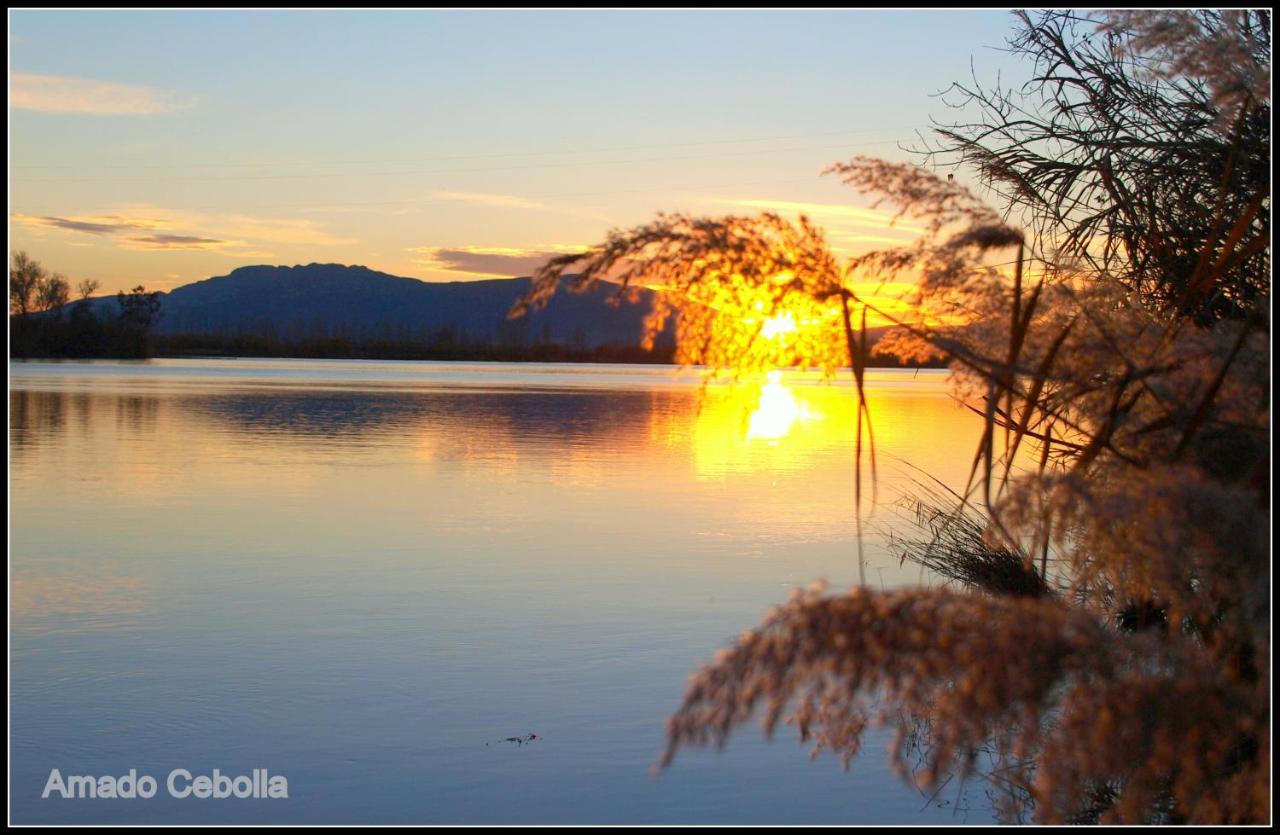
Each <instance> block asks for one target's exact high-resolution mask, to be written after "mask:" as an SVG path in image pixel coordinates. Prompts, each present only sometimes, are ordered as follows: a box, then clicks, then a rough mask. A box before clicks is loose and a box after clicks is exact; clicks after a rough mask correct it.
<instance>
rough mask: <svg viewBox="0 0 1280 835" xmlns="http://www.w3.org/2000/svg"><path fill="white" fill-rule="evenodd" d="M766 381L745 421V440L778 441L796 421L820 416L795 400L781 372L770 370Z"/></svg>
mask: <svg viewBox="0 0 1280 835" xmlns="http://www.w3.org/2000/svg"><path fill="white" fill-rule="evenodd" d="M768 380H769V382H768V383H766V384H765V385H764V386H763V387H762V388H761V389H760V400H759V403H758V405H757V406H756V408H755V411H753V412H752V413H751V417H750V419H749V420H748V422H747V441H748V442H750V441H753V440H762V441H768V442H769V443H770V444H777V443H778V440H779V439H781V438H784V437H786V436H787V434H788V433H790V432H791V428H792V427H793V426H794V425H795V423H796V422H797V421H806V420H815V419H817V418H819V417H821V415H819V414H817V413H816V412H814V411H812V410H811V409H810V408H809V407H808V406H807V405H806V404H804V403H801V402H799V401H797V400H796V396H795V394H794V393H793V392H792V391H791V389H790V388H788V387H787V385H786V384H785V383H783V382H782V372H781V371H770V372H769V375H768Z"/></svg>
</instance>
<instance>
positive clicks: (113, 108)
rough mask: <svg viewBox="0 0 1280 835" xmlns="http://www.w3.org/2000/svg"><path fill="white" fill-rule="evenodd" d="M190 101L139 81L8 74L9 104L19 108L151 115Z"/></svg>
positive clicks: (180, 106) (183, 105) (177, 107)
mask: <svg viewBox="0 0 1280 835" xmlns="http://www.w3.org/2000/svg"><path fill="white" fill-rule="evenodd" d="M191 103H192V102H191V99H190V97H187V96H182V95H179V94H177V93H174V92H171V91H168V90H161V89H158V88H155V87H144V86H141V85H138V84H119V83H117V82H114V81H96V80H93V79H89V78H71V77H69V76H63V75H37V74H35V73H12V74H10V76H9V107H10V108H14V109H17V110H36V111H40V112H42V113H90V114H96V115H99V116H149V115H153V114H156V113H168V112H170V111H173V110H181V109H183V108H186V107H190V106H191Z"/></svg>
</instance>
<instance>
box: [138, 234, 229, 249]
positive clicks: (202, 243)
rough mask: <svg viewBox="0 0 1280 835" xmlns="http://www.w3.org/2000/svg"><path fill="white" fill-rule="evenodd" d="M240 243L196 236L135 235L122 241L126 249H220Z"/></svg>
mask: <svg viewBox="0 0 1280 835" xmlns="http://www.w3.org/2000/svg"><path fill="white" fill-rule="evenodd" d="M234 243H238V241H222V240H218V239H217V238H201V237H198V236H195V235H134V236H131V237H127V238H125V239H124V240H123V241H122V245H123V246H124V247H125V248H126V249H135V248H136V249H218V248H220V247H225V246H229V245H231V244H234Z"/></svg>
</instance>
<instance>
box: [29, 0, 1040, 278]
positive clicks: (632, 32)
mask: <svg viewBox="0 0 1280 835" xmlns="http://www.w3.org/2000/svg"><path fill="white" fill-rule="evenodd" d="M1012 22H1013V18H1012V16H1011V15H1009V14H1008V13H1007V12H1003V11H983V12H939V11H928V12H917V11H886V12H863V11H841V12H835V11H782V12H778V11H774V12H757V11H706V12H670V11H668V12H656V11H644V12H640V11H636V12H630V11H596V12H570V11H564V12H517V11H432V12H398V11H397V12H390V11H388V12H364V11H360V12H354V11H353V12H317V11H305V12H148V11H139V12H85V11H79V12H62V11H13V12H10V14H9V32H10V35H9V139H10V154H9V187H10V197H9V212H10V222H9V235H10V247H11V249H24V250H26V251H27V252H28V253H29V254H30V255H31V256H32V257H34V258H36V259H37V260H39V261H40V262H41V263H42V264H44V265H45V266H46V267H48V268H49V269H52V270H57V271H60V272H63V273H65V274H66V275H67V276H68V277H69V278H70V279H71V281H72V285H73V286H74V285H75V283H76V282H78V281H80V280H81V279H96V280H98V281H99V282H100V283H101V290H100V292H115V291H116V290H119V289H123V288H127V287H132V286H134V285H136V284H139V283H141V284H144V285H146V286H147V287H148V288H149V289H169V288H172V287H175V286H178V285H181V284H185V283H189V282H191V281H197V280H200V279H202V278H207V277H209V276H212V275H222V274H225V273H227V272H229V271H231V270H232V269H234V268H236V267H239V266H244V265H248V264H263V263H266V264H299V263H302V264H305V263H310V262H314V261H319V262H337V263H344V264H364V265H367V266H370V267H373V268H375V269H379V270H384V271H386V272H390V273H393V274H396V275H403V276H413V277H417V278H422V279H426V280H431V281H450V280H460V279H463V280H465V279H474V278H484V277H492V276H510V275H523V274H528V273H529V272H530V271H531V269H532V268H533V267H534V266H536V264H537V263H539V262H540V261H541V260H543V259H544V258H545V257H546V256H547V255H548V254H549V253H555V252H561V251H565V250H566V249H572V248H575V247H578V246H582V245H586V244H590V243H594V242H596V241H599V240H600V239H601V238H603V236H604V235H605V233H606V232H608V230H609V229H611V228H614V227H627V226H631V225H634V224H638V223H642V222H644V221H646V220H648V219H650V218H651V217H652V216H653V214H654V213H655V212H657V211H684V212H690V213H696V214H724V213H731V212H738V213H741V212H756V211H759V210H763V209H774V210H777V211H780V212H782V213H783V214H784V215H788V216H793V215H795V214H797V213H799V212H805V213H807V214H809V215H810V217H812V218H814V219H816V220H817V221H819V222H820V223H822V224H823V225H824V226H825V227H826V228H827V229H828V231H829V234H830V239H831V243H832V244H833V245H834V247H835V248H836V249H837V250H838V251H840V252H842V253H851V252H857V251H863V250H865V249H867V248H870V247H873V246H879V245H883V244H884V242H885V241H886V240H893V241H905V240H907V239H908V238H909V237H910V232H909V231H908V230H903V229H901V228H898V229H888V228H887V227H886V226H885V224H884V220H883V218H884V215H882V214H878V213H874V212H870V211H869V210H868V209H867V208H866V206H867V203H866V201H865V200H863V199H862V198H859V197H858V196H857V195H856V194H854V193H853V192H852V191H851V190H850V189H849V188H848V187H847V186H842V185H841V184H840V183H839V181H838V180H836V179H835V178H832V177H820V176H819V172H820V171H821V170H822V169H823V168H825V167H826V166H827V165H829V164H831V163H832V162H835V161H838V160H842V159H847V158H848V157H850V156H852V155H854V154H859V153H862V154H874V155H879V156H884V157H887V158H890V159H907V158H909V155H908V154H907V153H905V152H903V151H902V150H900V149H899V148H898V145H899V143H902V144H913V143H915V144H918V139H916V131H920V132H922V133H923V132H925V131H926V130H927V128H928V125H929V117H930V116H931V115H933V116H936V117H938V118H942V119H945V118H947V117H948V112H947V108H946V107H945V105H944V104H943V103H942V101H941V100H940V99H939V98H937V97H936V96H934V95H933V94H936V93H937V92H939V91H940V90H942V89H943V88H945V87H946V86H947V85H948V84H949V83H950V82H951V81H953V80H965V79H967V78H969V74H970V64H971V61H972V63H973V66H974V67H975V68H976V70H977V72H978V75H979V77H980V78H981V79H983V80H985V81H994V80H995V78H996V74H997V72H1002V73H1003V78H1004V80H1005V81H1006V82H1009V81H1015V80H1020V75H1019V73H1022V74H1025V73H1026V68H1025V67H1022V68H1017V67H1016V66H1015V64H1014V63H1013V62H1012V61H1011V60H1010V59H1009V56H1007V55H1005V54H1004V53H1002V52H1001V51H1000V48H1001V47H1002V46H1003V44H1004V40H1005V37H1006V35H1007V33H1008V32H1009V31H1010V30H1011V26H1012Z"/></svg>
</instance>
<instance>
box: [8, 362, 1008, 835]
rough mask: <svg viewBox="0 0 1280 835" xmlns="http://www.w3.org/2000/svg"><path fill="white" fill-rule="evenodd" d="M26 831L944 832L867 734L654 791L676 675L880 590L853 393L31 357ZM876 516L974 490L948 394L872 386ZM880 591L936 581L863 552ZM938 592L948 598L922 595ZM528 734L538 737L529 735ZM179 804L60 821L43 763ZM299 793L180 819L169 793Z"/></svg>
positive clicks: (437, 366) (23, 615)
mask: <svg viewBox="0 0 1280 835" xmlns="http://www.w3.org/2000/svg"><path fill="white" fill-rule="evenodd" d="M9 373H10V393H9V409H10V427H9V453H10V488H11V497H10V512H11V527H10V548H11V550H10V580H11V591H10V600H9V605H10V640H11V657H10V673H11V683H10V686H11V726H10V727H11V739H10V744H11V757H12V760H11V776H10V781H11V782H10V787H11V793H12V795H11V796H12V802H13V805H12V817H13V820H14V821H15V822H70V821H104V822H125V821H141V822H150V823H158V822H180V821H189V822H190V821H195V822H215V821H224V822H248V821H266V822H324V823H344V822H352V823H367V822H397V823H402V822H426V823H447V822H468V823H554V822H566V823H619V822H625V823H641V822H662V823H679V822H689V823H731V822H750V823H768V822H784V823H818V822H830V823H871V822H898V823H928V822H936V823H956V822H970V823H976V822H983V821H986V820H988V819H989V818H990V813H989V811H988V810H987V808H986V806H985V804H984V803H983V792H982V788H981V786H969V787H968V788H967V789H966V790H964V791H963V792H957V791H956V790H955V787H954V786H952V787H949V788H948V789H947V790H944V791H943V793H942V794H940V795H939V796H938V797H937V798H936V799H934V801H933V802H932V803H930V802H927V801H926V799H925V798H924V797H922V796H921V795H920V793H919V792H918V791H916V790H914V789H912V788H909V787H907V786H905V785H904V784H902V783H900V782H899V781H898V780H897V779H896V778H895V777H893V776H892V775H891V774H890V772H889V769H888V765H887V757H886V755H885V753H884V751H885V745H886V744H887V740H888V734H887V733H877V734H875V735H873V736H872V737H871V738H870V739H869V740H868V742H867V744H866V747H865V753H864V755H863V756H861V757H860V758H859V759H857V760H855V761H854V764H853V767H852V769H851V771H850V772H849V773H847V774H846V773H843V772H842V771H841V769H840V766H839V763H838V761H837V760H834V759H832V758H831V757H829V756H828V757H822V758H819V759H818V760H817V761H813V762H811V761H810V760H809V759H808V757H807V756H806V752H805V750H804V749H802V748H801V747H800V746H799V744H798V742H797V740H796V738H795V735H794V733H793V732H792V731H791V730H790V729H789V728H784V729H783V730H781V731H780V732H779V734H778V736H777V737H776V738H775V739H774V740H773V741H772V742H768V741H765V740H763V739H762V738H761V736H760V733H759V730H758V728H756V727H751V728H747V729H744V730H743V731H742V732H740V733H739V735H738V736H736V737H735V738H734V739H733V740H732V741H731V742H730V744H729V746H728V748H727V749H726V750H725V751H723V752H715V751H700V750H690V751H687V752H685V753H683V754H682V755H681V756H680V757H679V758H678V759H677V761H676V763H675V765H674V766H673V767H672V768H671V769H670V770H669V771H668V772H666V773H665V774H664V775H662V776H661V777H660V778H658V779H656V780H655V779H651V778H650V776H649V773H648V769H649V766H650V765H651V764H652V763H653V762H654V760H655V758H656V755H657V754H658V752H659V750H660V749H661V746H662V742H663V719H664V717H665V716H666V715H667V714H668V713H669V712H671V711H672V710H673V709H674V708H675V707H676V706H677V705H678V703H679V698H680V695H681V692H682V690H683V686H684V682H685V679H686V677H687V675H688V674H689V673H690V672H691V671H693V670H694V669H695V668H696V666H697V665H698V664H699V663H700V662H702V661H705V660H708V659H709V658H710V657H711V655H712V654H713V653H714V651H715V650H716V649H717V648H719V647H721V646H723V645H725V644H726V643H728V642H729V641H730V640H732V638H733V636H736V635H737V634H739V633H740V632H741V631H742V630H743V629H744V628H746V627H749V626H753V625H755V624H756V623H757V622H758V621H759V619H760V617H761V616H762V614H763V613H764V610H765V609H766V608H767V607H768V606H769V605H770V604H773V603H777V602H779V601H781V600H783V599H784V598H785V597H786V595H787V592H788V590H789V589H790V588H792V587H793V586H796V585H805V584H808V583H809V582H811V581H813V580H816V579H818V578H825V579H827V580H829V581H831V583H832V584H833V585H834V586H836V587H842V586H847V585H850V584H852V583H854V582H856V581H857V579H858V573H859V572H858V564H857V559H856V551H855V547H854V522H853V515H852V510H853V504H854V467H853V460H854V459H853V427H854V417H855V412H854V401H853V395H852V390H851V389H850V388H849V387H848V386H847V385H844V384H834V385H820V384H819V383H818V381H817V380H816V378H814V377H806V376H799V375H788V376H786V377H783V378H782V379H781V380H780V381H775V382H772V383H768V384H764V385H762V384H760V383H756V384H749V383H745V384H739V385H714V386H709V387H707V388H706V389H705V390H703V389H702V388H701V386H700V378H699V376H698V375H697V374H696V373H693V372H677V371H675V370H672V369H669V368H653V367H627V366H565V365H554V366H553V365H462V364H445V363H391V362H340V361H300V360H299V361H289V360H284V361H268V360H201V361H194V360H193V361H177V360H170V361H153V362H148V363H56V364H55V363H11V364H10V366H9ZM871 388H872V392H873V397H874V398H875V400H874V401H873V409H874V417H875V430H876V441H877V449H878V451H879V455H880V459H879V464H880V474H879V475H880V479H879V483H878V491H877V496H876V499H877V502H878V506H877V508H876V510H875V514H874V516H873V519H872V526H873V527H875V526H876V525H877V524H879V525H886V524H889V523H891V521H892V519H893V513H892V504H893V502H894V501H895V499H896V498H897V497H898V496H900V494H901V491H902V490H903V489H904V487H905V485H906V483H907V479H908V477H909V476H910V475H911V470H910V469H909V467H908V466H907V464H906V463H904V462H910V464H913V465H917V466H920V467H923V468H925V469H927V470H928V471H929V472H930V473H931V474H932V475H934V476H936V477H938V478H941V479H942V480H944V481H948V482H950V483H953V484H955V483H961V482H963V479H964V476H965V475H966V474H967V464H968V462H969V460H971V455H972V450H973V445H974V443H976V440H977V437H978V425H977V418H975V417H974V416H973V415H972V414H971V413H969V412H967V411H965V410H963V409H962V408H960V407H957V406H956V405H955V404H954V403H953V402H952V401H951V400H950V399H949V398H947V397H946V395H945V383H944V376H942V373H941V372H936V371H921V372H919V373H915V372H902V371H880V372H875V373H873V374H872V375H871ZM867 556H868V561H867V565H866V568H865V574H866V578H867V582H868V583H870V584H872V585H875V586H884V587H891V586H895V585H901V584H904V583H916V582H920V581H921V579H922V578H921V575H920V573H919V570H918V569H917V568H914V567H912V566H910V565H908V566H906V567H903V566H900V565H899V563H898V559H897V557H896V556H893V555H891V554H889V553H888V552H887V550H886V549H885V548H884V547H883V546H882V545H880V544H878V542H877V540H876V538H875V537H874V536H872V537H871V539H870V541H869V542H868V548H867ZM924 579H925V581H926V582H927V581H928V578H924ZM531 732H532V733H536V734H538V736H539V737H540V739H539V740H537V741H536V742H534V743H531V744H527V745H519V746H517V745H514V744H511V743H505V742H502V740H503V739H504V738H506V737H511V736H516V735H523V734H527V733H531ZM53 768H58V769H60V770H61V772H62V773H63V774H64V775H69V774H92V775H106V774H110V775H120V774H124V773H126V772H127V771H128V770H129V769H130V768H135V769H137V771H138V773H139V774H150V775H153V776H155V777H156V778H157V779H158V780H159V781H160V784H161V785H160V790H159V793H158V794H157V796H156V797H155V798H154V799H150V800H143V799H135V800H97V801H88V800H63V799H58V798H56V797H54V798H50V799H46V800H42V799H40V793H41V791H42V789H43V787H44V785H45V781H46V779H47V778H48V777H49V773H50V770H51V769H53ZM175 768H186V769H188V770H189V771H191V772H192V773H193V774H211V773H212V770H213V769H214V768H217V769H219V770H220V771H221V772H222V773H224V774H232V775H239V774H249V773H251V771H252V770H253V769H255V768H265V769H268V771H269V773H271V774H281V775H284V776H286V777H287V779H288V786H289V798H288V799H287V800H253V799H244V800H241V799H221V800H219V799H206V800H198V799H185V800H178V799H173V798H170V797H168V795H167V793H166V791H165V788H164V780H165V777H166V776H167V775H168V774H169V772H170V771H171V770H172V769H175Z"/></svg>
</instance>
